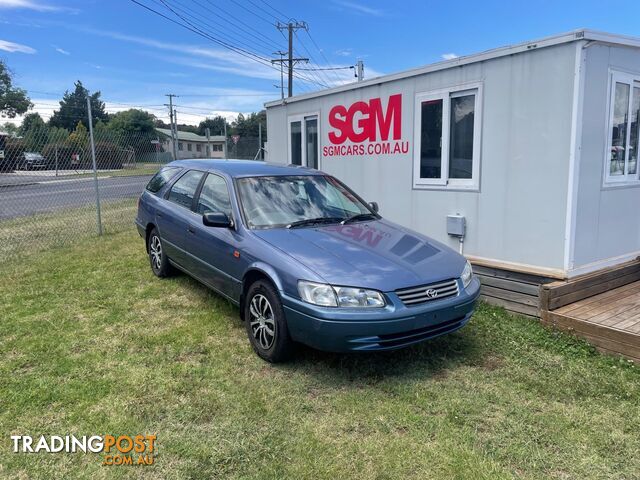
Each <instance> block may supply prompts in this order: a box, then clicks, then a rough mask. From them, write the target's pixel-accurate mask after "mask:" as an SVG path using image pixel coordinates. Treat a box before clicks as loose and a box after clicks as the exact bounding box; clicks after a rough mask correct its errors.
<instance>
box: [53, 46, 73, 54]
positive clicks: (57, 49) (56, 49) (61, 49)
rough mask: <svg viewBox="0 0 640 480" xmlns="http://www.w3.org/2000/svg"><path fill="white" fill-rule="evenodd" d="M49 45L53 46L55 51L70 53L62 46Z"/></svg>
mask: <svg viewBox="0 0 640 480" xmlns="http://www.w3.org/2000/svg"><path fill="white" fill-rule="evenodd" d="M51 46H52V47H53V49H54V50H55V51H56V52H58V53H61V54H62V55H71V53H70V52H68V51H66V50H65V49H63V48H60V47H57V46H55V45H51Z"/></svg>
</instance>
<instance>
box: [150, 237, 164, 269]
mask: <svg viewBox="0 0 640 480" xmlns="http://www.w3.org/2000/svg"><path fill="white" fill-rule="evenodd" d="M149 255H151V263H152V265H153V268H155V269H156V270H160V266H161V265H162V243H160V238H158V237H157V236H156V235H154V236H153V237H151V242H150V243H149Z"/></svg>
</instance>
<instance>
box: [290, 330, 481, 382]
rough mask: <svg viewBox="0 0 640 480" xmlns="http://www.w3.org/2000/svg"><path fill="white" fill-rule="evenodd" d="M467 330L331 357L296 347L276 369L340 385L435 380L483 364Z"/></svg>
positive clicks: (476, 346)
mask: <svg viewBox="0 0 640 480" xmlns="http://www.w3.org/2000/svg"><path fill="white" fill-rule="evenodd" d="M471 321H472V322H473V319H472V320H471ZM469 328H470V326H469V325H467V326H465V327H463V328H462V329H461V330H459V331H457V332H454V333H451V334H448V335H444V336H442V337H438V338H435V339H432V340H426V341H424V342H421V343H418V344H415V345H412V346H408V347H405V348H401V349H398V350H392V351H385V352H349V353H331V352H322V351H319V350H315V349H312V348H310V347H307V346H304V345H299V346H298V349H297V352H296V355H295V357H294V359H293V360H292V361H291V362H290V363H288V364H285V365H282V366H281V367H279V368H283V369H297V368H301V367H302V368H305V369H306V370H308V371H309V372H316V373H317V374H318V375H317V376H318V380H322V379H323V378H324V379H329V380H330V381H331V382H336V381H338V382H344V383H349V382H353V381H358V382H365V383H377V382H379V381H382V380H386V379H390V378H398V379H399V378H402V379H405V380H406V379H410V378H412V377H415V378H417V377H419V378H421V379H423V380H424V379H428V378H434V379H439V378H443V377H445V376H446V375H447V371H449V370H452V369H455V368H457V367H459V366H462V365H478V364H483V363H484V357H485V356H486V353H487V352H486V351H485V350H484V349H483V348H482V347H481V346H480V345H479V344H478V343H477V342H476V341H475V338H474V336H473V335H472V334H470V332H469V331H468V329H469Z"/></svg>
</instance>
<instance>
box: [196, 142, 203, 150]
mask: <svg viewBox="0 0 640 480" xmlns="http://www.w3.org/2000/svg"><path fill="white" fill-rule="evenodd" d="M201 151H202V145H200V144H199V143H196V152H201Z"/></svg>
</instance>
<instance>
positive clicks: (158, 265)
mask: <svg viewBox="0 0 640 480" xmlns="http://www.w3.org/2000/svg"><path fill="white" fill-rule="evenodd" d="M147 251H148V252H149V263H150V265H151V271H152V272H153V274H154V275H155V276H156V277H160V278H163V277H166V276H168V275H169V274H170V273H171V264H170V263H169V258H168V257H167V255H166V253H165V250H164V245H163V244H162V239H161V238H160V234H159V233H158V230H157V229H155V228H154V229H153V230H151V233H150V234H149V239H148V240H147Z"/></svg>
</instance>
